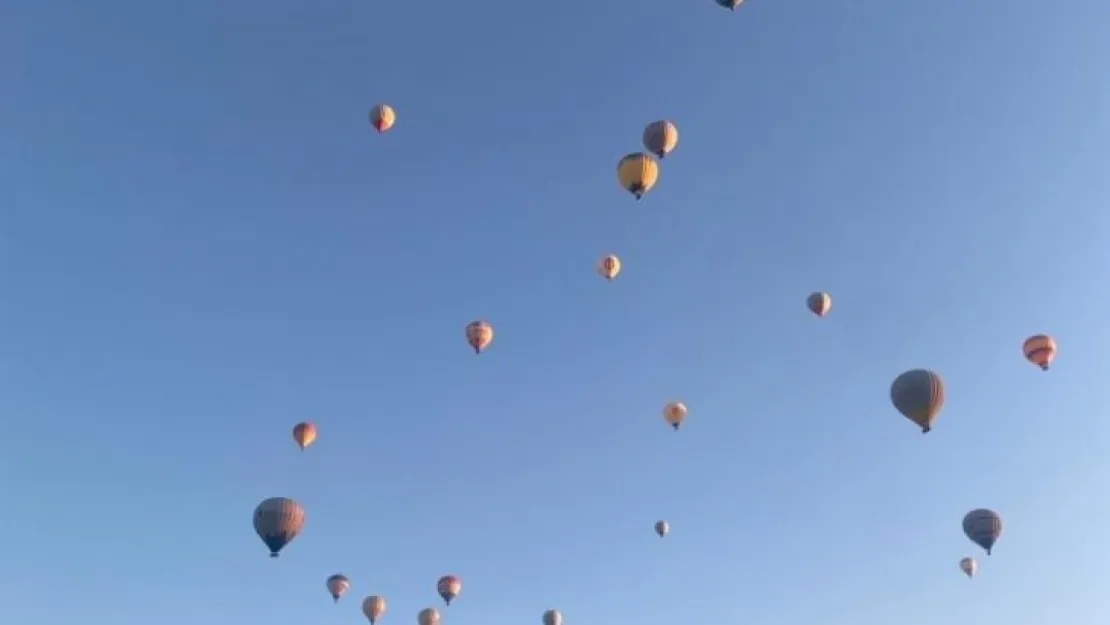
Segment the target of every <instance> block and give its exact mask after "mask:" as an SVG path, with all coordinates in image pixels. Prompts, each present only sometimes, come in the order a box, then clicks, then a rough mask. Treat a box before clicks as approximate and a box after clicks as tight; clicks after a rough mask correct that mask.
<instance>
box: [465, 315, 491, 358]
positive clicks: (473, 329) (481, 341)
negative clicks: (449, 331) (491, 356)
mask: <svg viewBox="0 0 1110 625" xmlns="http://www.w3.org/2000/svg"><path fill="white" fill-rule="evenodd" d="M466 342H467V343H468V344H469V345H470V347H472V348H474V353H475V354H481V353H482V352H484V351H486V348H487V347H489V344H490V343H492V342H493V326H491V325H490V324H489V323H487V322H485V321H472V322H470V323H468V324H466Z"/></svg>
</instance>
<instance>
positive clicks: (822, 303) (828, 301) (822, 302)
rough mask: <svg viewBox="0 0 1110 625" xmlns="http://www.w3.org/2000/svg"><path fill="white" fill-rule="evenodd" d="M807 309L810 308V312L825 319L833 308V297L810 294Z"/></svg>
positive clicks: (822, 294)
mask: <svg viewBox="0 0 1110 625" xmlns="http://www.w3.org/2000/svg"><path fill="white" fill-rule="evenodd" d="M806 308H809V312H811V313H813V314H815V315H817V316H818V317H824V316H825V315H827V314H829V309H830V308H832V296H831V295H829V294H828V293H822V292H818V293H810V294H809V297H807V298H806Z"/></svg>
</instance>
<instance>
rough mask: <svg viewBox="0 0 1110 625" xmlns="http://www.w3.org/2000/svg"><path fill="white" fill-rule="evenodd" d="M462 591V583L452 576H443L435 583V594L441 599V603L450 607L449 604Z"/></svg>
mask: <svg viewBox="0 0 1110 625" xmlns="http://www.w3.org/2000/svg"><path fill="white" fill-rule="evenodd" d="M461 591H462V581H461V580H460V579H459V578H458V577H455V576H454V575H444V576H443V577H441V578H439V581H437V582H436V592H438V593H439V596H440V597H442V598H443V602H444V603H446V604H447V605H451V602H452V601H454V600H455V598H456V597H458V596H459V593H460V592H461Z"/></svg>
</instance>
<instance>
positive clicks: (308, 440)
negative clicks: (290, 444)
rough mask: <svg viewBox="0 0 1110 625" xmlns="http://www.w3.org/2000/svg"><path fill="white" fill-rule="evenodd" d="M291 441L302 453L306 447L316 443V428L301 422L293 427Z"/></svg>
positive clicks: (306, 422)
mask: <svg viewBox="0 0 1110 625" xmlns="http://www.w3.org/2000/svg"><path fill="white" fill-rule="evenodd" d="M293 441H294V442H295V443H297V447H300V448H301V451H304V450H305V448H306V447H308V446H309V445H311V444H312V443H315V442H316V426H315V425H312V424H311V423H309V422H308V421H302V422H300V423H298V424H297V425H294V426H293Z"/></svg>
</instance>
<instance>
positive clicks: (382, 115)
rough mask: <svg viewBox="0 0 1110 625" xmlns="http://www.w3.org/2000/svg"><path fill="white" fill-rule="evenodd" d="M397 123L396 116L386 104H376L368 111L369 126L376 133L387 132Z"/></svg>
mask: <svg viewBox="0 0 1110 625" xmlns="http://www.w3.org/2000/svg"><path fill="white" fill-rule="evenodd" d="M396 121H397V114H396V113H394V112H393V107H391V106H389V105H388V104H378V105H377V106H375V107H374V108H372V109H370V125H371V126H373V127H374V130H377V131H378V132H388V131H389V129H390V128H392V127H393V124H394V123H395V122H396Z"/></svg>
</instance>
